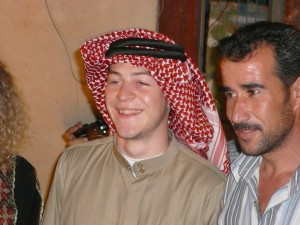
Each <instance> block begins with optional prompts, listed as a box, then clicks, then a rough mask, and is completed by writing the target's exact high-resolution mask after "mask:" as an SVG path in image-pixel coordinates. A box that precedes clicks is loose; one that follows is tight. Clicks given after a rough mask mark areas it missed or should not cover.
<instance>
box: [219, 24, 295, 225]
mask: <svg viewBox="0 0 300 225" xmlns="http://www.w3.org/2000/svg"><path fill="white" fill-rule="evenodd" d="M219 47H220V52H221V64H220V66H221V73H222V79H223V89H224V92H225V96H226V104H227V106H226V113H227V116H228V118H229V120H230V121H231V123H232V126H233V128H234V130H235V133H236V135H237V138H238V141H239V144H240V147H241V150H242V153H241V154H240V155H239V156H238V157H237V158H236V159H235V161H233V163H232V166H231V173H230V176H229V180H228V182H227V187H226V191H225V197H224V208H223V209H222V213H221V216H220V218H219V222H218V224H219V225H225V224H226V225H250V224H251V225H257V224H260V225H267V224H268V225H271V224H272V225H298V224H300V167H299V163H300V148H299V145H300V31H299V30H297V29H296V28H294V27H292V26H288V25H285V24H281V23H272V22H258V23H255V24H251V25H248V26H245V27H244V28H241V29H239V30H238V31H236V32H235V33H234V34H233V35H232V36H230V37H227V38H224V39H223V40H221V41H220V44H219Z"/></svg>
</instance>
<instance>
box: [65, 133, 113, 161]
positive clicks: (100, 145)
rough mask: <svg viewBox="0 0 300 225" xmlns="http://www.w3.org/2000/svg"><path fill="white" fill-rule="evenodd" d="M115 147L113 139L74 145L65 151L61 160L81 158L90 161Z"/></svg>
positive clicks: (108, 138)
mask: <svg viewBox="0 0 300 225" xmlns="http://www.w3.org/2000/svg"><path fill="white" fill-rule="evenodd" d="M112 145H113V137H112V136H109V137H104V138H99V139H96V140H93V141H87V142H82V143H80V144H77V145H73V146H71V147H69V148H67V149H65V150H64V151H63V153H62V155H61V158H70V157H71V158H74V157H75V158H80V159H84V158H86V159H88V158H90V157H93V156H94V155H99V154H102V153H103V152H106V150H107V149H108V148H110V147H111V146H112Z"/></svg>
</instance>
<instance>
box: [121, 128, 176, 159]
mask: <svg viewBox="0 0 300 225" xmlns="http://www.w3.org/2000/svg"><path fill="white" fill-rule="evenodd" d="M170 141H171V138H170V137H169V136H168V134H167V135H166V136H163V135H160V136H158V137H155V138H154V137H152V138H147V139H146V138H140V139H122V138H120V137H118V135H116V144H117V147H118V150H119V151H120V153H121V154H122V155H126V156H129V157H131V158H134V159H141V158H151V157H155V156H158V155H161V154H163V153H164V152H166V151H167V149H168V147H169V143H170Z"/></svg>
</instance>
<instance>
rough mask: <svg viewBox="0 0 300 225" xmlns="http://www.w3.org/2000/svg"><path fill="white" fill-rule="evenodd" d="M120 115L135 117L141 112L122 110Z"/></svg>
mask: <svg viewBox="0 0 300 225" xmlns="http://www.w3.org/2000/svg"><path fill="white" fill-rule="evenodd" d="M119 112H120V114H125V115H135V114H139V113H140V112H141V110H137V109H121V110H120V111H119Z"/></svg>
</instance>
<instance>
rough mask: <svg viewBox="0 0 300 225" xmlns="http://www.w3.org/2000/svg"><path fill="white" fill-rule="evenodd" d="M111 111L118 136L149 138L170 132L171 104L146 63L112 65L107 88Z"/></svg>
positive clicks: (108, 107) (134, 138) (107, 102)
mask: <svg viewBox="0 0 300 225" xmlns="http://www.w3.org/2000/svg"><path fill="white" fill-rule="evenodd" d="M105 102H106V108H107V110H108V113H109V115H110V117H111V119H112V121H113V122H114V124H115V127H116V131H117V134H116V135H117V140H118V139H122V140H123V141H124V140H125V141H126V140H127V141H130V140H146V139H151V138H152V139H153V138H160V137H162V136H167V133H168V114H169V109H168V106H167V105H168V104H167V101H166V99H165V97H164V95H163V93H162V91H161V90H160V88H159V86H158V84H157V82H156V80H155V79H154V78H153V77H152V76H151V74H150V72H149V71H148V70H147V69H146V68H144V67H133V66H131V64H129V63H119V64H113V65H111V66H110V69H109V72H108V79H107V85H106V89H105Z"/></svg>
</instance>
